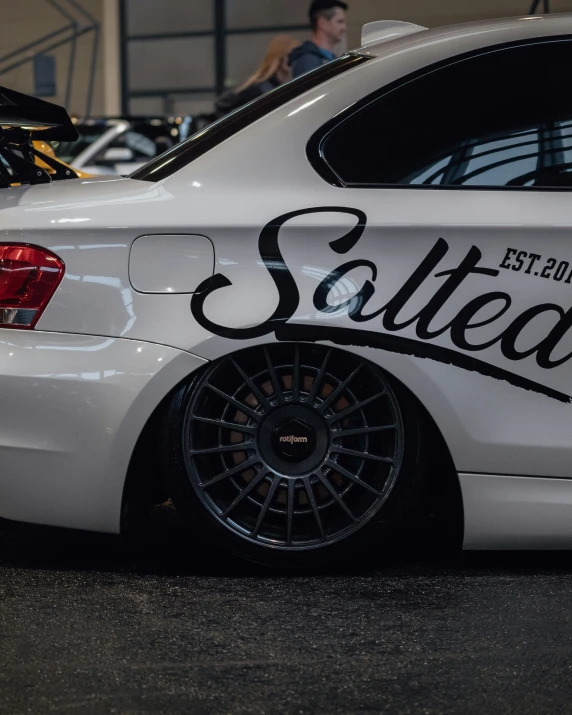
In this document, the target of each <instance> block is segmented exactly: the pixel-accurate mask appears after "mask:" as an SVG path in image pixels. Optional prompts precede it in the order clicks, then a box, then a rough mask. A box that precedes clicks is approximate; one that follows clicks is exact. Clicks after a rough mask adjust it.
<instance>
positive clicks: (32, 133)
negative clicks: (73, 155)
mask: <svg viewBox="0 0 572 715" xmlns="http://www.w3.org/2000/svg"><path fill="white" fill-rule="evenodd" d="M78 136H79V135H78V133H77V129H76V128H75V126H74V125H73V123H72V121H71V119H70V117H69V115H68V113H67V112H66V110H65V109H64V108H63V107H59V106H58V105H57V104H52V103H51V102H46V101H45V100H43V99H36V98H35V97H30V96H29V95H27V94H22V93H21V92H15V91H14V90H12V89H8V88H7V87H0V188H5V187H7V186H11V185H13V184H44V183H49V182H50V181H52V180H53V179H56V180H57V179H71V178H76V177H77V175H76V174H75V173H74V172H73V171H72V170H71V169H68V168H67V167H65V166H64V165H63V164H60V162H58V161H55V160H54V159H52V158H51V157H49V156H46V155H45V154H43V153H42V152H40V151H38V150H37V149H35V148H34V145H33V143H32V142H33V141H35V140H43V141H52V140H58V141H65V142H73V141H75V140H76V139H78ZM36 158H39V159H41V160H42V161H43V162H44V163H45V164H47V165H48V166H49V167H50V168H51V169H52V171H53V173H52V174H51V175H50V174H48V172H46V171H44V170H43V169H42V168H40V167H39V166H38V165H37V164H36V162H35V159H36Z"/></svg>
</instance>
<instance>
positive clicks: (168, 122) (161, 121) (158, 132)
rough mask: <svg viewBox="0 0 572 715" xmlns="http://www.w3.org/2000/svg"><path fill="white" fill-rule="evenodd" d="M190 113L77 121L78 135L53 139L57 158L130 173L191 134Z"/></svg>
mask: <svg viewBox="0 0 572 715" xmlns="http://www.w3.org/2000/svg"><path fill="white" fill-rule="evenodd" d="M192 122H193V120H192V118H191V117H170V118H166V119H165V118H152V117H125V118H107V119H82V120H79V121H77V122H75V128H76V129H77V131H78V134H79V138H78V139H77V140H75V141H70V142H61V141H54V142H52V148H53V149H54V151H55V152H56V154H57V156H58V158H60V159H61V160H62V161H65V162H66V163H67V164H73V167H74V169H80V170H81V171H82V172H84V173H85V174H106V175H109V174H120V175H123V174H130V173H131V172H132V171H136V170H137V169H139V168H141V167H142V166H143V165H144V164H146V163H147V162H148V161H149V160H150V159H154V158H155V157H156V156H158V155H159V154H162V153H163V152H164V151H167V149H170V148H171V147H173V146H174V145H175V144H178V143H179V142H180V141H183V140H184V139H186V138H187V137H188V136H189V133H190V132H189V129H190V127H191V125H192Z"/></svg>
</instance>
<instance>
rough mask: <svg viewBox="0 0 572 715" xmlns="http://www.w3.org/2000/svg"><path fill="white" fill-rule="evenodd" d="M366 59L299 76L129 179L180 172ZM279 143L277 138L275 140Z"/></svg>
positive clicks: (156, 178) (351, 57)
mask: <svg viewBox="0 0 572 715" xmlns="http://www.w3.org/2000/svg"><path fill="white" fill-rule="evenodd" d="M368 59H369V58H368V57H363V56H360V55H344V56H343V57H340V58H339V59H337V60H334V61H333V62H328V64H325V65H323V66H322V67H319V68H318V69H315V70H313V71H312V72H308V73H307V74H304V75H301V76H300V77H298V78H297V79H295V80H293V81H292V82H287V83H286V84H283V85H282V86H281V87H278V88H277V89H274V90H272V91H271V92H268V93H267V94H265V95H263V96H262V97H260V98H259V99H256V100H254V101H253V102H250V104H246V105H245V106H244V107H241V108H240V109H238V110H237V111H236V112H232V114H228V115H227V116H225V117H223V118H222V119H219V121H218V122H215V123H214V124H212V125H211V126H210V127H207V128H206V129H203V130H202V131H199V132H197V134H195V135H194V136H192V137H190V138H189V139H187V141H186V142H183V143H182V144H180V145H179V146H176V147H175V148H174V149H172V150H171V151H169V152H167V153H166V154H165V155H164V156H162V157H161V158H160V159H156V160H155V161H150V162H149V163H148V164H146V165H145V166H144V167H143V168H142V169H138V170H137V171H135V172H134V173H133V174H131V178H132V179H141V180H143V181H161V180H162V179H165V178H167V177H168V176H171V174H174V173H175V172H176V171H179V169H182V168H183V167H184V166H187V164H190V163H191V162H192V161H194V160H195V159H197V158H198V157H199V156H202V155H203V154H205V153H206V152H207V151H210V149H212V148H213V147H215V146H217V145H218V144H220V143H221V142H223V141H225V140H226V139H229V138H230V137H231V136H233V135H234V134H236V133H237V132H239V131H241V130H242V129H244V128H245V127H247V126H249V125H250V124H252V123H253V122H256V121H257V120H258V119H261V118H262V117H264V116H265V115H267V114H270V112H273V111H274V110H275V109H278V108H279V107H281V106H282V105H284V104H286V103H287V102H289V101H290V100H292V99H296V97H299V96H301V95H302V94H304V93H305V92H308V91H309V90H311V89H313V88H314V87H317V86H318V85H320V84H322V83H323V82H326V81H327V80H329V79H331V78H332V77H336V76H337V75H339V74H341V73H343V72H347V71H348V70H350V69H353V68H354V67H356V66H357V65H359V64H361V63H362V62H366V61H367V60H368ZM276 140H277V141H279V137H277V138H276Z"/></svg>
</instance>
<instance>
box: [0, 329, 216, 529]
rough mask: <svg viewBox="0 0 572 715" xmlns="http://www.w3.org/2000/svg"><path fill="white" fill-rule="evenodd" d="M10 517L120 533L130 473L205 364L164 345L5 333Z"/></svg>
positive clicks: (0, 488) (5, 512)
mask: <svg viewBox="0 0 572 715" xmlns="http://www.w3.org/2000/svg"><path fill="white" fill-rule="evenodd" d="M0 354H1V355H2V357H1V361H2V367H1V370H0V395H1V398H0V399H1V401H2V406H3V411H4V413H5V414H9V419H4V420H2V423H1V424H0V458H1V460H2V472H1V474H0V497H1V498H0V517H4V518H9V519H15V520H19V521H27V522H33V523H39V524H47V525H55V526H64V527H69V528H74V529H87V530H93V531H102V532H111V533H115V532H118V531H119V527H120V516H121V500H122V495H123V488H124V484H125V475H126V473H127V468H128V466H129V461H130V459H131V455H132V454H133V451H134V449H135V445H136V443H137V439H138V438H139V435H140V434H141V431H142V429H143V427H144V426H145V423H146V422H147V420H148V419H149V417H150V416H151V414H152V413H153V411H154V410H155V408H156V407H157V405H158V404H159V402H160V401H161V400H162V399H163V397H164V396H165V395H166V394H167V393H168V392H169V391H170V390H171V389H173V387H175V386H176V385H177V383H179V382H180V381H181V380H182V379H183V378H184V377H186V376H187V375H188V374H189V373H191V372H193V371H195V370H197V369H198V368H199V367H200V366H201V365H202V364H203V363H204V361H203V360H201V359H200V358H197V357H195V356H192V355H189V354H188V353H184V352H182V351H180V350H175V349H173V348H168V347H165V346H163V345H154V344H149V343H142V342H138V341H135V340H121V339H117V338H110V337H99V336H85V335H71V334H55V333H44V332H31V331H23V330H8V329H2V330H0Z"/></svg>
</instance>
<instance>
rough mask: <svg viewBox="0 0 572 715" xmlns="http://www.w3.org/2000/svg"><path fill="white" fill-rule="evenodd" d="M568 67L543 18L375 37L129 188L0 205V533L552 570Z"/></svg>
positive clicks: (563, 531) (301, 561)
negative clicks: (455, 533)
mask: <svg viewBox="0 0 572 715" xmlns="http://www.w3.org/2000/svg"><path fill="white" fill-rule="evenodd" d="M570 66H572V15H562V16H554V15H552V16H548V17H523V18H519V19H509V20H499V21H494V22H488V23H478V24H471V25H464V26H457V27H449V28H442V29H436V30H426V29H424V28H421V27H417V26H412V25H408V24H404V23H397V22H385V23H374V24H373V25H369V26H366V28H365V30H364V46H363V47H362V48H361V49H359V50H357V51H355V52H351V53H349V54H346V55H344V56H343V57H341V58H340V59H338V60H336V61H334V62H332V63H330V64H328V65H325V66H324V67H322V68H320V69H318V70H316V71H314V72H311V73H308V74H307V75H304V76H303V77H300V78H299V79H297V80H296V81H294V82H291V83H289V84H286V85H284V86H282V87H280V88H278V89H277V90H275V91H273V92H271V93H269V94H268V95H266V96H265V97H263V98H261V99H259V100H257V101H256V102H253V103H252V104H250V105H248V106H246V107H244V108H242V109H240V110H239V111H237V112H235V113H234V114H232V115H230V116H228V117H226V118H224V119H222V120H221V121H219V122H217V123H215V124H213V125H212V126H210V127H209V128H207V129H206V130H204V131H202V132H200V133H199V134H196V135H195V136H193V137H192V138H191V139H189V140H188V141H187V142H185V143H183V144H180V145H178V146H176V147H174V148H173V149H172V150H170V151H169V152H168V153H166V154H164V155H163V156H161V157H159V158H158V159H156V160H153V161H152V162H151V163H149V164H147V165H146V166H145V167H143V168H142V169H141V170H139V171H137V172H135V173H134V174H132V175H131V177H129V178H124V179H121V178H117V179H102V178H99V179H97V178H96V179H93V180H77V179H75V180H72V181H60V182H52V183H42V184H40V185H21V186H11V187H9V188H4V189H3V190H2V191H1V192H0V228H1V229H2V242H3V243H2V245H1V246H0V253H1V254H2V255H1V259H2V261H1V264H0V265H1V273H0V286H1V293H0V306H1V313H0V317H1V318H2V325H3V327H2V329H1V330H0V339H1V343H2V347H1V351H0V356H1V367H0V399H1V400H2V407H3V415H4V418H3V419H2V421H1V426H0V455H1V460H2V470H1V475H0V516H2V517H5V518H7V519H12V520H19V521H26V522H35V523H41V524H50V525H55V526H60V527H71V528H75V529H88V530H95V531H102V532H119V531H120V530H121V529H122V528H125V527H128V526H129V525H130V523H132V518H133V515H134V514H135V515H136V513H137V509H138V508H140V507H141V508H142V505H144V504H145V502H146V501H152V500H153V490H154V489H155V487H158V490H157V493H156V496H155V499H158V498H166V497H171V498H172V499H173V501H174V503H175V505H176V506H177V508H178V509H179V510H180V511H181V513H182V514H184V515H185V517H186V518H187V519H188V520H189V523H194V524H195V525H196V526H197V529H198V533H199V534H200V536H201V537H202V538H203V539H205V540H207V541H209V542H213V543H217V544H219V545H222V546H223V547H224V548H226V549H229V550H230V551H232V552H234V553H236V554H239V555H241V556H243V557H246V558H249V559H253V560H255V561H258V562H261V563H266V564H270V565H279V566H284V565H286V566H311V565H314V564H324V563H327V562H330V561H335V560H339V559H341V558H344V557H347V556H349V555H351V554H353V553H355V552H357V551H358V550H360V549H364V548H367V547H368V546H369V547H370V548H389V545H390V544H391V543H393V542H391V541H389V540H388V535H389V534H392V533H394V532H395V529H396V527H398V526H400V525H402V524H407V523H410V522H411V520H413V521H415V520H418V519H422V518H424V514H425V512H432V513H434V514H437V515H438V516H439V517H440V518H441V519H445V522H446V523H453V522H454V521H455V520H458V519H459V517H460V516H461V517H462V519H463V541H464V547H465V548H466V549H488V548H497V549H512V548H526V549H528V548H532V549H536V548H569V547H571V546H572V361H571V358H572V330H571V326H572V200H571V194H570V192H571V191H572V93H571V92H570V91H569V88H568V82H567V68H569V67H570ZM30 101H31V100H30ZM5 106H6V103H4V104H0V111H5V109H4V108H5ZM34 106H36V105H34ZM42 106H44V108H45V106H49V105H42ZM37 107H40V105H39V104H38V105H37ZM22 111H24V110H23V109H22ZM42 111H44V110H41V107H40V108H37V113H36V114H37V122H36V124H34V123H33V122H31V120H28V123H29V124H30V125H31V126H32V128H34V127H35V131H34V132H33V133H34V134H40V133H41V132H40V131H39V127H38V124H41V123H42V121H43V122H44V123H45V124H46V125H49V126H51V127H52V128H51V129H48V130H47V131H48V132H52V134H53V133H54V132H55V133H57V132H58V131H59V132H61V133H65V131H67V130H69V127H67V129H66V122H65V121H64V120H63V119H62V120H61V121H60V122H59V128H58V127H57V126H56V127H55V128H54V125H55V124H58V123H57V122H55V121H52V122H51V124H50V121H49V117H47V116H46V117H45V118H44V119H43V120H42V119H41V115H42ZM45 111H46V112H47V110H45ZM15 115H18V111H17V108H14V107H10V116H11V117H12V120H10V121H11V122H12V124H11V125H10V121H8V120H6V122H5V121H4V120H3V121H2V123H3V124H4V125H5V126H6V125H10V126H12V127H13V126H14V125H15V124H18V117H17V116H16V118H15V119H14V116H15ZM19 123H20V125H26V122H25V121H24V120H23V119H20V122H19ZM12 131H14V130H12ZM9 132H10V130H7V132H6V133H7V134H9ZM20 161H21V160H20ZM22 166H23V165H22V164H18V166H17V167H16V173H18V172H20V173H21V172H23V171H24V170H23V168H22ZM20 173H19V175H20ZM28 181H30V182H31V183H34V182H35V179H34V177H33V176H30V177H29V178H28ZM42 181H44V179H42ZM5 183H10V182H9V181H7V180H6V182H5ZM12 183H14V177H12ZM459 494H460V495H461V497H462V498H457V496H458V495H459ZM459 511H460V513H459ZM384 539H385V547H384V546H383V544H384ZM380 544H381V546H380Z"/></svg>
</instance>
